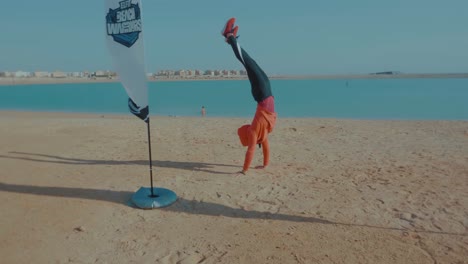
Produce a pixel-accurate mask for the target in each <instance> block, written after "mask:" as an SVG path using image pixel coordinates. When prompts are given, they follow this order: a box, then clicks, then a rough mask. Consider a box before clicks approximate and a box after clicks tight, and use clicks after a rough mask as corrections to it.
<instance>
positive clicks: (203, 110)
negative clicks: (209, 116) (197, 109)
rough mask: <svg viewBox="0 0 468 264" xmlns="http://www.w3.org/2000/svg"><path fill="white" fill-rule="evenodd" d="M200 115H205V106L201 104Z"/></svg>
mask: <svg viewBox="0 0 468 264" xmlns="http://www.w3.org/2000/svg"><path fill="white" fill-rule="evenodd" d="M201 116H202V117H205V116H206V109H205V106H202V107H201Z"/></svg>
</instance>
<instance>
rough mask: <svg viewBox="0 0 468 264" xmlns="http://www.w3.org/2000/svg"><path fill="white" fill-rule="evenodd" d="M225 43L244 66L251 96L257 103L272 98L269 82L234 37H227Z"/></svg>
mask: <svg viewBox="0 0 468 264" xmlns="http://www.w3.org/2000/svg"><path fill="white" fill-rule="evenodd" d="M227 42H228V43H229V44H230V45H231V47H232V50H233V51H234V54H235V55H236V57H237V59H238V60H239V61H240V62H241V63H242V64H243V65H244V67H245V70H246V71H247V75H248V77H249V81H250V84H251V86H252V95H253V97H254V99H255V101H257V102H261V101H263V100H265V99H266V98H267V97H269V96H272V95H273V94H272V92H271V87H270V80H269V79H268V77H267V75H266V74H265V72H264V71H263V70H262V69H261V68H260V66H258V64H257V63H256V62H255V61H254V60H253V59H252V58H251V57H250V56H249V54H247V52H246V51H245V50H244V49H242V48H241V47H240V45H239V43H238V42H237V39H236V38H235V37H234V36H232V35H231V36H229V37H228V38H227Z"/></svg>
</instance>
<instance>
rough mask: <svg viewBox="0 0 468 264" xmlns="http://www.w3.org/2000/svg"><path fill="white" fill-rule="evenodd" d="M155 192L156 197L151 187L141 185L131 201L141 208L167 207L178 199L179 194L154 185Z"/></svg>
mask: <svg viewBox="0 0 468 264" xmlns="http://www.w3.org/2000/svg"><path fill="white" fill-rule="evenodd" d="M153 193H154V195H155V197H151V188H147V187H141V188H140V189H139V190H138V191H136V192H135V194H134V195H133V196H132V199H131V201H132V203H133V204H134V205H135V206H137V207H138V208H141V209H154V208H161V207H166V206H169V205H171V204H172V203H174V202H175V201H177V195H176V194H175V192H173V191H171V190H168V189H164V188H157V187H153Z"/></svg>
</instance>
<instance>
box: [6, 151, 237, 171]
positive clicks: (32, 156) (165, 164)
mask: <svg viewBox="0 0 468 264" xmlns="http://www.w3.org/2000/svg"><path fill="white" fill-rule="evenodd" d="M9 153H10V154H12V155H0V158H3V159H16V160H25V161H32V162H44V163H56V164H67V165H145V166H148V165H149V162H148V160H133V161H118V160H87V159H76V158H65V157H59V156H54V155H45V154H38V153H26V152H16V151H13V152H9ZM153 166H155V167H160V168H173V169H182V170H189V171H200V172H207V173H212V174H232V173H234V171H233V172H223V171H217V170H214V168H216V167H232V168H238V169H240V168H241V167H240V166H236V165H228V164H216V163H203V162H181V161H168V160H153Z"/></svg>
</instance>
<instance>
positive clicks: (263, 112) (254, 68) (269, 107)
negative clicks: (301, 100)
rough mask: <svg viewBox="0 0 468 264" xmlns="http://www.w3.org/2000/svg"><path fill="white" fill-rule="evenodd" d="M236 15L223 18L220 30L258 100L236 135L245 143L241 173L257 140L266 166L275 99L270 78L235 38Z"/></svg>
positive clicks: (274, 114) (258, 167)
mask: <svg viewBox="0 0 468 264" xmlns="http://www.w3.org/2000/svg"><path fill="white" fill-rule="evenodd" d="M234 23H235V18H231V19H229V20H228V21H227V22H226V25H225V26H224V29H223V30H222V31H221V34H222V35H223V36H224V38H225V41H226V42H227V43H228V44H229V45H231V47H232V50H233V51H234V54H235V55H236V58H237V59H238V60H239V61H240V62H241V63H242V64H243V65H244V67H245V69H246V71H247V76H248V77H249V81H250V85H251V92H252V96H253V98H254V100H255V101H256V102H257V110H256V112H255V116H254V118H253V120H252V123H251V124H250V125H243V126H241V127H240V128H239V129H238V130H237V134H238V135H239V139H240V141H241V143H242V145H243V146H247V147H248V148H247V152H246V154H245V159H244V166H243V168H242V171H240V173H242V174H246V172H247V171H248V169H249V167H250V164H251V162H252V159H253V157H254V154H255V147H256V145H257V144H258V145H259V146H261V147H262V149H263V166H257V167H256V168H257V169H263V168H265V167H266V166H267V165H268V164H269V162H270V144H269V143H268V134H269V133H271V132H272V131H273V128H274V127H275V123H276V112H275V99H274V97H273V94H272V92H271V87H270V80H269V79H268V77H267V75H266V74H265V72H264V71H263V70H262V69H261V68H260V66H258V65H257V63H256V62H255V61H254V60H253V59H252V58H251V57H250V56H249V54H247V52H246V51H245V50H244V49H242V48H241V47H240V45H239V43H238V42H237V31H238V29H239V27H238V26H234Z"/></svg>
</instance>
